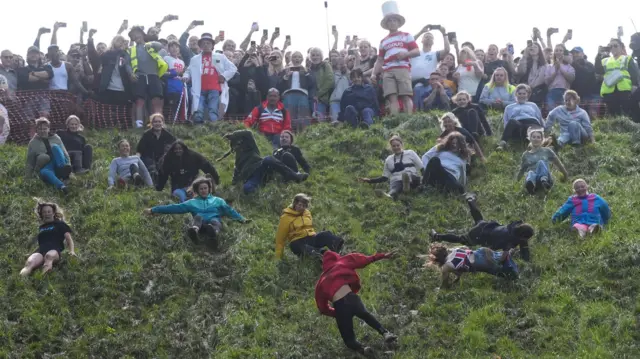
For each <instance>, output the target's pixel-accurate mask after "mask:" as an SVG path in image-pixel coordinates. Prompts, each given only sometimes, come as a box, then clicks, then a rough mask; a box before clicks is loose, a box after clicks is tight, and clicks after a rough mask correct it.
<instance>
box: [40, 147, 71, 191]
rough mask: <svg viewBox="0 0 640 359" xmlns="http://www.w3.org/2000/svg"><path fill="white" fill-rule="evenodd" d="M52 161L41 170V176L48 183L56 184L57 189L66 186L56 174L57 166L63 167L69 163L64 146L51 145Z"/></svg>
mask: <svg viewBox="0 0 640 359" xmlns="http://www.w3.org/2000/svg"><path fill="white" fill-rule="evenodd" d="M51 154H52V157H51V161H49V163H47V165H46V166H44V167H42V169H41V170H40V177H41V178H42V180H43V181H45V182H46V183H49V184H52V185H54V186H55V187H56V188H57V189H60V188H62V187H64V183H62V181H61V180H60V179H59V178H58V177H57V176H56V168H62V167H64V166H65V165H68V164H69V162H67V158H66V157H65V156H64V152H63V151H62V148H60V146H58V145H52V146H51Z"/></svg>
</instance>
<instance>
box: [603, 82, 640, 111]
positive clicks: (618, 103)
mask: <svg viewBox="0 0 640 359" xmlns="http://www.w3.org/2000/svg"><path fill="white" fill-rule="evenodd" d="M602 98H603V99H604V103H605V104H607V113H608V114H609V115H611V116H622V115H627V116H629V115H630V114H631V91H618V89H617V88H616V89H615V90H614V91H613V93H610V94H606V95H603V96H602ZM637 106H638V104H637V103H636V107H637Z"/></svg>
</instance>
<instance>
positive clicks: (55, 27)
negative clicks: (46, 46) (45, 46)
mask: <svg viewBox="0 0 640 359" xmlns="http://www.w3.org/2000/svg"><path fill="white" fill-rule="evenodd" d="M59 28H60V24H59V23H58V22H56V23H55V24H53V32H52V33H51V45H57V44H58V29H59Z"/></svg>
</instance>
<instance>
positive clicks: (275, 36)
mask: <svg viewBox="0 0 640 359" xmlns="http://www.w3.org/2000/svg"><path fill="white" fill-rule="evenodd" d="M279 37H280V33H279V32H274V33H273V34H271V41H269V46H271V48H272V49H273V43H274V42H276V39H277V38H279Z"/></svg>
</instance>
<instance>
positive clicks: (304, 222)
mask: <svg viewBox="0 0 640 359" xmlns="http://www.w3.org/2000/svg"><path fill="white" fill-rule="evenodd" d="M315 234H316V231H314V230H313V221H312V220H311V212H310V211H309V210H308V209H305V210H304V212H302V213H300V212H297V211H294V210H293V208H291V207H287V208H285V209H284V211H282V216H280V224H279V225H278V232H277V233H276V257H277V258H278V259H280V258H282V252H283V251H284V246H285V244H287V243H291V242H293V241H296V240H298V239H301V238H305V237H309V236H315Z"/></svg>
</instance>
